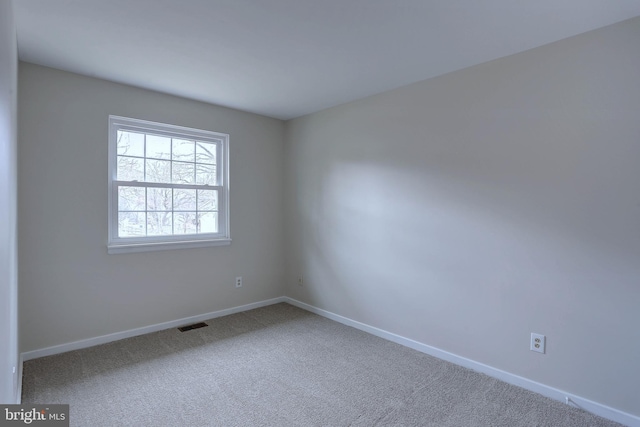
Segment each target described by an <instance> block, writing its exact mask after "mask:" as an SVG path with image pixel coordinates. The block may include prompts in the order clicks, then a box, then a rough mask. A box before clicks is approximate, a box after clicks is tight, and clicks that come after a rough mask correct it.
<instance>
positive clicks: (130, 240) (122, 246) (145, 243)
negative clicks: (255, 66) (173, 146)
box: [107, 115, 231, 254]
mask: <svg viewBox="0 0 640 427" xmlns="http://www.w3.org/2000/svg"><path fill="white" fill-rule="evenodd" d="M119 129H124V130H132V131H136V132H142V133H145V134H147V133H148V134H154V135H155V134H159V135H164V136H167V137H181V138H185V139H190V140H191V139H194V140H196V141H204V142H209V143H213V144H215V146H216V175H217V184H218V185H215V186H210V185H199V184H195V183H194V184H177V183H155V182H153V183H152V182H138V181H132V182H127V181H118V180H116V178H117V158H118V153H117V142H116V134H117V131H118V130H119ZM108 139H109V147H108V153H109V159H108V167H109V182H108V184H109V185H108V187H109V188H108V189H109V195H108V199H107V205H108V214H107V216H108V236H107V248H108V249H107V252H108V253H109V254H118V253H128V252H146V251H157V250H169V249H182V248H196V247H204V246H222V245H229V244H231V231H230V218H229V216H230V212H229V197H230V196H229V188H230V185H229V134H225V133H220V132H213V131H209V130H203V129H195V128H187V127H184V126H176V125H172V124H166V123H159V122H152V121H148V120H140V119H134V118H128V117H121V116H114V115H109V129H108ZM194 149H195V148H194ZM145 155H146V153H145ZM141 158H143V159H144V158H146V157H141ZM195 160H196V159H194V162H193V163H194V164H196V163H195ZM169 161H171V162H173V159H169ZM189 163H192V162H189ZM119 186H134V187H142V188H149V187H158V188H189V189H203V190H204V189H207V190H209V189H211V190H217V191H218V210H217V215H218V217H217V218H218V219H217V222H218V232H217V233H202V234H194V235H180V234H171V235H163V236H143V237H126V238H122V237H119V236H118V212H117V211H118V194H117V190H118V187H119ZM171 212H174V211H173V210H172V211H171ZM176 242H180V244H176ZM196 242H199V243H196ZM203 242H206V243H203ZM159 243H162V244H159Z"/></svg>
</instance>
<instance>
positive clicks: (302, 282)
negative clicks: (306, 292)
mask: <svg viewBox="0 0 640 427" xmlns="http://www.w3.org/2000/svg"><path fill="white" fill-rule="evenodd" d="M298 286H304V277H303V276H302V275H300V276H298Z"/></svg>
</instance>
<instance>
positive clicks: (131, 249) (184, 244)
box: [107, 239, 231, 254]
mask: <svg viewBox="0 0 640 427" xmlns="http://www.w3.org/2000/svg"><path fill="white" fill-rule="evenodd" d="M230 244H231V239H216V240H189V241H181V242H154V243H130V244H111V245H108V246H107V252H108V253H109V254H126V253H135V252H153V251H167V250H171V249H192V248H206V247H210V246H225V245H230Z"/></svg>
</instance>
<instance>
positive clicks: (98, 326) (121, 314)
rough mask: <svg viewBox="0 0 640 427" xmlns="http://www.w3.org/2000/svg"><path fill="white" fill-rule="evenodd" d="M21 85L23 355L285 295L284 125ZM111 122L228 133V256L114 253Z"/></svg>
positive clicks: (87, 87) (74, 88) (142, 94)
mask: <svg viewBox="0 0 640 427" xmlns="http://www.w3.org/2000/svg"><path fill="white" fill-rule="evenodd" d="M19 76H20V82H19V83H20V92H19V130H20V135H19V141H20V142H19V153H18V154H19V191H20V200H19V211H20V229H19V239H20V241H19V249H20V255H21V259H20V263H19V266H20V322H21V339H22V341H21V348H22V351H30V350H36V349H42V348H45V347H49V346H52V345H57V344H63V343H69V342H72V341H75V340H80V339H85V338H91V337H96V336H101V335H105V334H109V333H113V332H119V331H125V330H129V329H133V328H137V327H142V326H147V325H152V324H157V323H160V322H165V321H171V320H175V319H180V318H184V317H188V316H193V315H198V314H203V313H208V312H211V311H217V310H221V309H225V308H231V307H235V306H239V305H243V304H247V303H252V302H256V301H261V300H264V299H269V298H273V297H279V296H281V295H282V294H283V292H284V287H283V275H282V272H283V258H284V257H283V237H282V236H283V230H282V228H283V220H282V200H283V196H282V179H283V178H282V176H283V175H282V174H283V172H282V169H283V167H282V165H283V153H282V149H283V123H282V122H281V121H280V120H275V119H269V118H266V117H261V116H258V115H254V114H249V113H244V112H240V111H236V110H231V109H227V108H222V107H217V106H213V105H207V104H203V103H199V102H195V101H189V100H185V99H181V98H176V97H172V96H168V95H164V94H159V93H155V92H150V91H146V90H142V89H137V88H133V87H129V86H123V85H119V84H115V83H111V82H107V81H104V80H98V79H93V78H89V77H83V76H79V75H74V74H71V73H66V72H62V71H57V70H53V69H50V68H44V67H40V66H36V65H32V64H27V63H20V74H19ZM109 114H115V115H120V116H126V117H134V118H139V119H145V120H152V121H158V122H164V123H170V124H175V125H180V126H188V127H195V128H200V129H206V130H212V131H218V132H223V133H228V134H230V174H231V176H230V186H231V187H230V198H231V201H230V208H231V217H230V219H231V236H232V239H233V242H232V243H231V245H230V246H221V247H212V248H200V249H181V250H170V251H161V252H146V253H137V254H120V255H108V254H107V246H106V244H107V148H108V145H107V129H108V128H107V119H108V115H109ZM235 276H243V279H244V285H243V287H242V288H240V289H236V288H235V287H234V277H235Z"/></svg>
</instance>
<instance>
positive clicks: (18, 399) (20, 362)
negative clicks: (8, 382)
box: [16, 354, 24, 405]
mask: <svg viewBox="0 0 640 427" xmlns="http://www.w3.org/2000/svg"><path fill="white" fill-rule="evenodd" d="M23 365H24V359H23V357H22V354H21V355H20V357H19V358H18V390H16V405H20V404H21V403H22V366H23Z"/></svg>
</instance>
